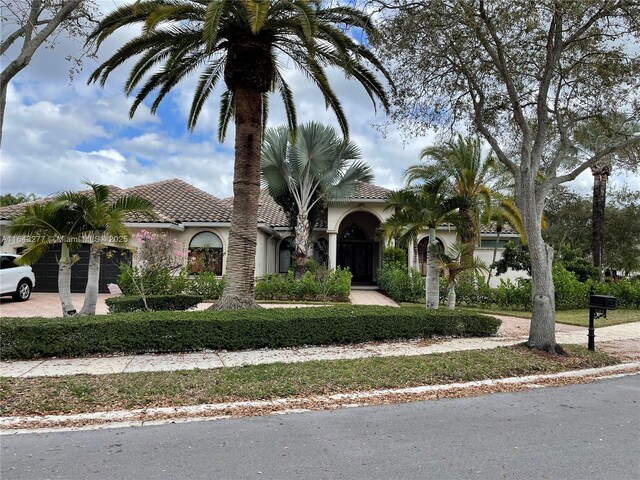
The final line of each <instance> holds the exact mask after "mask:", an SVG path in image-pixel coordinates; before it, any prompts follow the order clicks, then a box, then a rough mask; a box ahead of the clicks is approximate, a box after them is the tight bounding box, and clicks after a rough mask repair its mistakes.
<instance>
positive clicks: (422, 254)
mask: <svg viewBox="0 0 640 480" xmlns="http://www.w3.org/2000/svg"><path fill="white" fill-rule="evenodd" d="M436 242H437V243H438V246H439V247H440V249H441V250H443V251H444V243H442V240H440V239H439V238H436ZM428 248H429V237H424V238H423V239H422V240H420V242H419V243H418V265H419V269H420V273H421V274H422V276H426V275H427V258H428V257H429V250H428Z"/></svg>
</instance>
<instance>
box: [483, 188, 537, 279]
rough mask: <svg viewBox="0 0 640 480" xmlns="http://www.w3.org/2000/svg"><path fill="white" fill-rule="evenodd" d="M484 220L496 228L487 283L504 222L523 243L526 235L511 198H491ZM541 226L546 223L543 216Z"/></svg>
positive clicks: (525, 241) (496, 254) (496, 253)
mask: <svg viewBox="0 0 640 480" xmlns="http://www.w3.org/2000/svg"><path fill="white" fill-rule="evenodd" d="M484 220H485V222H486V223H488V224H493V225H494V227H495V229H496V242H495V244H494V246H493V260H492V261H491V265H490V266H489V269H488V274H487V285H489V282H490V281H491V272H492V269H493V265H494V264H495V263H496V257H497V256H498V243H499V242H500V234H501V233H502V230H504V227H505V225H506V224H509V225H510V226H511V228H513V229H514V230H515V231H516V232H517V233H518V235H520V241H521V242H522V244H523V245H526V243H527V237H526V234H525V232H524V224H523V223H522V216H521V215H520V211H519V210H518V207H517V206H516V204H515V203H514V201H513V200H512V199H511V198H492V201H491V203H490V204H489V208H488V209H486V210H485V212H484ZM542 220H543V223H542V224H543V228H544V226H545V225H546V221H545V219H544V218H543V219H542Z"/></svg>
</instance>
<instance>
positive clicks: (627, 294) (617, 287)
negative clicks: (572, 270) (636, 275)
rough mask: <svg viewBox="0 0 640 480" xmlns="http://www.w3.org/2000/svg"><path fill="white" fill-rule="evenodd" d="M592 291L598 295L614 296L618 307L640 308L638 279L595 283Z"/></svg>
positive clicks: (639, 281) (639, 284) (639, 282)
mask: <svg viewBox="0 0 640 480" xmlns="http://www.w3.org/2000/svg"><path fill="white" fill-rule="evenodd" d="M594 291H595V293H596V294H598V295H612V296H614V297H616V299H617V302H618V308H630V309H640V279H637V280H627V279H623V280H619V281H614V282H605V283H596V284H594ZM639 317H640V315H639Z"/></svg>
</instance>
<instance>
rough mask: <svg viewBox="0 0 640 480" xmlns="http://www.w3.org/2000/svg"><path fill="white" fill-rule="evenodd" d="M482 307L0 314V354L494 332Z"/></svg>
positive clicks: (494, 326) (49, 354) (242, 346)
mask: <svg viewBox="0 0 640 480" xmlns="http://www.w3.org/2000/svg"><path fill="white" fill-rule="evenodd" d="M499 326H500V321H499V320H497V319H495V318H493V317H488V316H485V315H480V314H473V313H466V312H459V311H446V310H427V309H426V308H425V309H424V310H423V309H418V308H406V309H405V308H394V307H371V306H351V305H349V306H347V305H345V306H343V305H339V306H332V307H309V308H298V309H287V308H282V309H264V310H236V311H225V312H215V311H204V312H137V313H114V314H111V315H107V316H90V317H67V318H5V319H2V338H1V340H0V358H2V359H28V358H41V357H54V356H56V357H78V356H83V355H95V354H109V353H146V352H186V351H197V350H203V349H213V350H241V349H250V348H251V349H255V348H265V347H268V348H283V347H296V346H302V345H340V344H349V343H359V342H367V341H380V340H391V339H401V338H405V339H407V338H424V337H431V336H434V335H448V336H488V335H494V334H495V333H496V332H497V330H498V327H499Z"/></svg>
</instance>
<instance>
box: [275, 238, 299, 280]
mask: <svg viewBox="0 0 640 480" xmlns="http://www.w3.org/2000/svg"><path fill="white" fill-rule="evenodd" d="M295 260H296V243H295V240H294V239H293V237H287V238H284V239H283V240H282V241H281V242H280V250H279V251H278V272H280V273H287V272H288V271H289V269H290V268H291V267H293V265H294V263H295Z"/></svg>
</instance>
